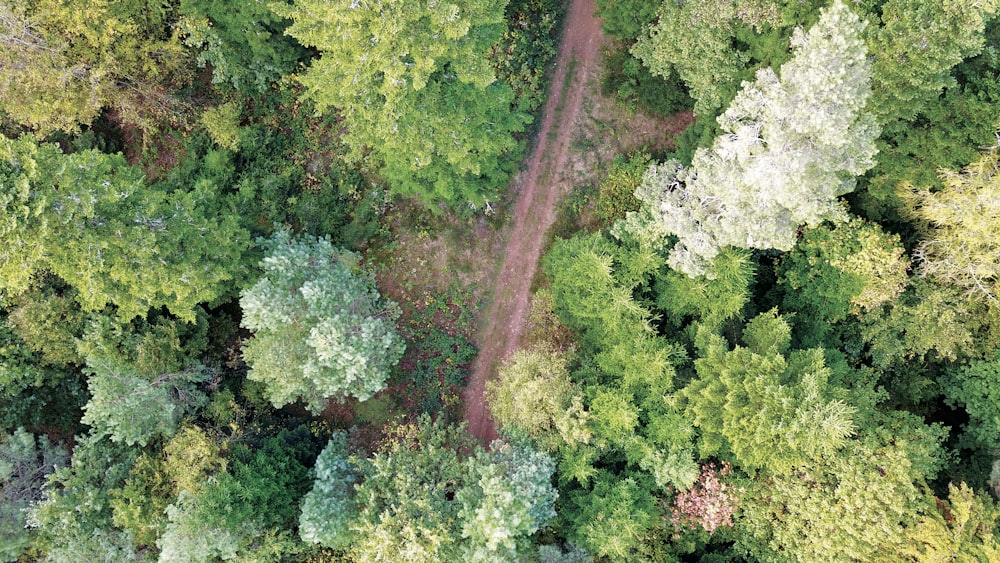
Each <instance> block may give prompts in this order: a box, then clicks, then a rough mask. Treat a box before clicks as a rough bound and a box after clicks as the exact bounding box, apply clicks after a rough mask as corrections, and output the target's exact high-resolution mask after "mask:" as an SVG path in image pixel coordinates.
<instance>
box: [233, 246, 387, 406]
mask: <svg viewBox="0 0 1000 563" xmlns="http://www.w3.org/2000/svg"><path fill="white" fill-rule="evenodd" d="M262 245H263V247H264V250H265V251H266V252H267V255H266V256H265V258H264V260H263V261H262V262H261V267H262V268H263V270H264V273H263V276H262V277H261V279H260V280H259V281H258V282H257V283H256V284H255V285H254V286H253V287H252V288H250V289H248V290H246V291H244V292H243V294H242V296H241V298H240V305H241V306H242V308H243V320H242V324H243V326H244V327H246V328H248V329H250V330H252V331H254V336H253V338H251V339H250V340H249V341H248V342H247V343H246V346H245V348H244V350H243V356H244V358H245V359H246V362H247V364H248V365H249V366H250V373H249V375H248V377H249V378H250V379H251V380H253V381H259V382H261V383H263V384H264V385H265V387H266V394H267V398H268V399H269V400H270V401H271V403H272V404H274V405H275V406H276V407H280V406H283V405H287V404H289V403H292V402H294V401H296V400H298V399H301V400H303V401H304V402H305V403H306V405H307V406H308V408H309V409H310V410H312V411H313V412H316V413H319V412H320V411H322V410H323V408H324V407H325V406H326V402H327V400H329V399H331V398H336V399H343V398H344V397H346V396H351V397H356V398H358V399H360V400H365V399H367V398H369V397H371V396H372V395H373V394H375V393H376V392H378V391H379V390H381V389H382V388H384V387H385V382H386V379H387V378H388V377H389V370H390V369H391V368H392V366H393V365H394V364H395V363H396V362H397V361H399V358H400V356H402V354H403V348H404V344H403V339H402V337H400V335H399V333H398V332H396V328H395V325H394V321H395V320H396V318H397V317H398V316H399V308H398V307H397V306H396V304H395V303H393V302H392V301H389V300H386V299H382V298H381V296H380V295H379V293H378V291H377V290H376V288H375V284H374V280H373V279H372V277H371V276H370V275H368V274H365V273H364V272H362V271H361V269H360V267H359V264H358V261H359V257H358V256H357V255H356V254H354V253H352V252H349V251H346V250H341V249H338V248H335V247H334V246H333V245H332V244H330V241H329V240H327V239H316V238H296V237H293V236H292V234H291V233H290V232H289V231H287V230H278V231H276V232H275V233H274V235H273V236H272V237H271V238H269V239H266V240H262Z"/></svg>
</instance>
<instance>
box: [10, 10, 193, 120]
mask: <svg viewBox="0 0 1000 563" xmlns="http://www.w3.org/2000/svg"><path fill="white" fill-rule="evenodd" d="M175 18H176V15H175V14H174V13H173V7H172V4H171V3H168V2H158V1H154V0H129V1H127V2H115V1H112V0H40V1H26V0H11V1H8V2H4V3H3V4H2V5H0V76H3V78H2V79H0V110H2V111H3V112H5V113H6V114H7V115H9V116H10V117H11V118H12V119H14V120H15V121H17V122H18V123H20V124H22V125H24V126H26V127H30V128H32V129H35V130H36V131H37V132H38V133H40V134H47V133H50V132H52V131H55V130H63V131H73V130H76V129H78V128H79V126H80V125H87V124H89V123H90V122H91V121H92V120H93V119H94V118H95V117H97V115H98V113H99V112H100V111H101V109H102V108H104V107H110V108H113V109H115V110H117V111H118V112H119V115H120V117H121V119H122V120H124V121H127V122H129V123H132V124H135V125H139V126H144V127H145V126H151V125H152V122H151V119H152V120H156V119H161V118H169V117H170V114H171V110H172V109H173V108H174V106H175V104H174V102H173V101H172V99H171V98H170V95H169V92H170V88H171V87H176V86H179V85H182V84H185V83H187V81H188V80H189V79H190V71H189V70H188V68H187V64H186V63H187V56H186V53H185V50H184V46H183V45H182V44H181V41H180V37H179V36H178V35H177V34H176V33H174V32H173V25H172V24H173V21H174V19H175Z"/></svg>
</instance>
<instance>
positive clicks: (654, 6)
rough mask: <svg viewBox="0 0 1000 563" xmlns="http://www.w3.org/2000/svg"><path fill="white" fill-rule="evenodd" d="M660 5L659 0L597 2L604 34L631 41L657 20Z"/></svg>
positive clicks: (602, 0) (598, 0)
mask: <svg viewBox="0 0 1000 563" xmlns="http://www.w3.org/2000/svg"><path fill="white" fill-rule="evenodd" d="M660 4H661V2H659V0H617V1H615V0H597V15H598V16H599V17H600V18H601V28H602V29H603V30H604V33H607V34H608V35H613V36H615V37H617V38H619V39H624V40H625V41H631V40H635V38H637V37H639V34H640V33H641V32H642V31H643V28H645V27H646V25H648V24H650V23H652V22H653V21H654V20H656V12H657V10H658V9H659V7H660Z"/></svg>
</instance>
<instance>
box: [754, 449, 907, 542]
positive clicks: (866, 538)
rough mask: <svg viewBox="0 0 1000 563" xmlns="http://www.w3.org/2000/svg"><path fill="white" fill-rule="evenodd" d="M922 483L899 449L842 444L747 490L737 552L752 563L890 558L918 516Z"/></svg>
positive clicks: (759, 481)
mask: <svg viewBox="0 0 1000 563" xmlns="http://www.w3.org/2000/svg"><path fill="white" fill-rule="evenodd" d="M921 479H922V477H921V476H920V475H919V474H918V473H915V471H914V470H913V465H912V463H911V462H910V460H909V459H908V457H907V455H906V451H905V446H903V445H893V444H891V443H889V444H886V443H879V441H878V440H871V439H869V440H862V441H857V442H854V441H852V442H849V443H848V445H847V447H846V448H845V449H844V450H843V451H840V452H837V453H836V454H834V455H829V456H827V457H825V458H824V459H823V460H822V461H821V462H816V463H813V464H809V465H807V466H804V467H801V468H799V469H798V470H796V471H795V472H793V473H788V474H767V475H760V476H758V478H757V479H755V480H754V481H753V482H752V483H751V485H750V486H749V487H748V488H747V492H746V494H745V495H744V497H743V502H742V503H741V505H740V516H739V519H738V521H737V537H738V541H737V545H738V546H739V547H741V548H742V549H744V550H746V551H747V552H748V553H749V554H750V556H751V558H753V559H755V560H758V561H769V560H770V561H785V560H797V561H832V560H836V561H877V560H884V559H886V558H889V559H894V558H896V557H898V554H899V553H900V550H901V549H902V548H903V547H904V546H905V545H906V536H905V533H906V526H908V525H911V524H913V523H914V521H915V520H916V517H917V515H918V514H919V512H920V510H921V509H922V502H921V501H922V495H921V488H920V486H922V485H921V483H922V481H921Z"/></svg>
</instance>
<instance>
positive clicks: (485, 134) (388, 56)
mask: <svg viewBox="0 0 1000 563" xmlns="http://www.w3.org/2000/svg"><path fill="white" fill-rule="evenodd" d="M505 5H506V2H505V1H504V0H488V1H485V2H482V1H471V0H460V1H457V2H450V3H440V2H433V1H428V0H421V1H420V2H418V3H417V4H414V3H412V2H403V1H401V0H392V1H383V2H377V3H376V2H360V3H358V2H355V3H351V2H348V1H346V0H338V1H336V2H325V1H319V0H298V1H296V2H295V3H294V4H293V5H292V6H285V5H283V4H278V3H274V4H272V5H271V6H272V8H273V9H274V11H275V12H276V13H278V14H279V15H281V16H284V17H287V18H290V19H291V20H292V22H293V23H292V25H291V26H289V28H288V29H287V30H286V33H288V34H289V35H291V36H292V37H295V38H296V39H298V40H299V41H300V42H302V43H303V44H304V45H308V46H310V47H315V48H317V49H318V50H319V51H320V52H321V54H322V56H321V57H320V58H319V59H317V60H316V61H314V62H313V63H312V65H311V66H310V67H309V69H308V70H307V71H306V72H305V73H304V74H302V75H301V77H300V79H301V80H302V82H303V84H304V85H305V86H306V87H307V89H308V95H309V96H310V97H311V98H312V99H314V100H315V101H316V104H317V107H318V108H319V109H320V110H321V111H327V110H330V109H333V108H336V109H337V110H338V111H340V113H341V115H343V117H344V121H345V123H346V125H347V132H346V134H345V137H344V140H345V142H346V143H347V144H348V146H349V147H350V148H351V153H350V156H351V157H352V158H353V159H355V160H360V159H361V158H362V157H365V156H366V155H367V154H368V153H369V152H370V153H371V155H372V156H373V157H374V158H375V160H377V161H380V165H379V167H380V168H381V170H382V173H383V174H384V175H385V177H386V179H387V180H388V181H389V184H390V186H391V187H392V189H393V190H394V191H396V192H397V193H402V194H405V195H416V196H418V197H419V198H420V199H421V200H423V202H424V203H426V204H432V203H433V204H436V203H438V202H445V203H448V204H451V205H453V206H459V205H461V206H465V205H466V204H471V205H474V206H479V205H482V204H483V203H484V202H485V201H487V200H492V199H495V198H496V196H497V194H498V193H499V192H500V189H501V188H502V187H503V185H504V184H506V180H507V177H508V174H509V169H508V168H507V167H506V166H504V165H503V162H504V160H505V158H504V157H505V155H507V154H509V153H513V152H514V151H515V149H516V147H517V146H518V144H517V142H516V141H515V140H514V138H513V136H512V134H513V133H515V132H518V131H521V130H523V127H524V125H525V123H527V122H528V121H529V118H528V117H527V116H526V115H524V114H521V113H519V112H515V111H512V110H511V107H510V106H511V102H512V101H513V92H512V91H511V89H510V87H508V86H506V85H503V84H500V83H498V82H497V80H496V77H495V75H494V72H493V68H492V66H491V64H490V62H489V61H488V59H487V58H486V53H487V52H488V51H489V49H490V48H491V47H492V46H493V45H494V44H495V43H496V42H497V41H498V40H499V39H500V36H501V34H502V33H503V30H504V6H505ZM373 164H374V163H373Z"/></svg>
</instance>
